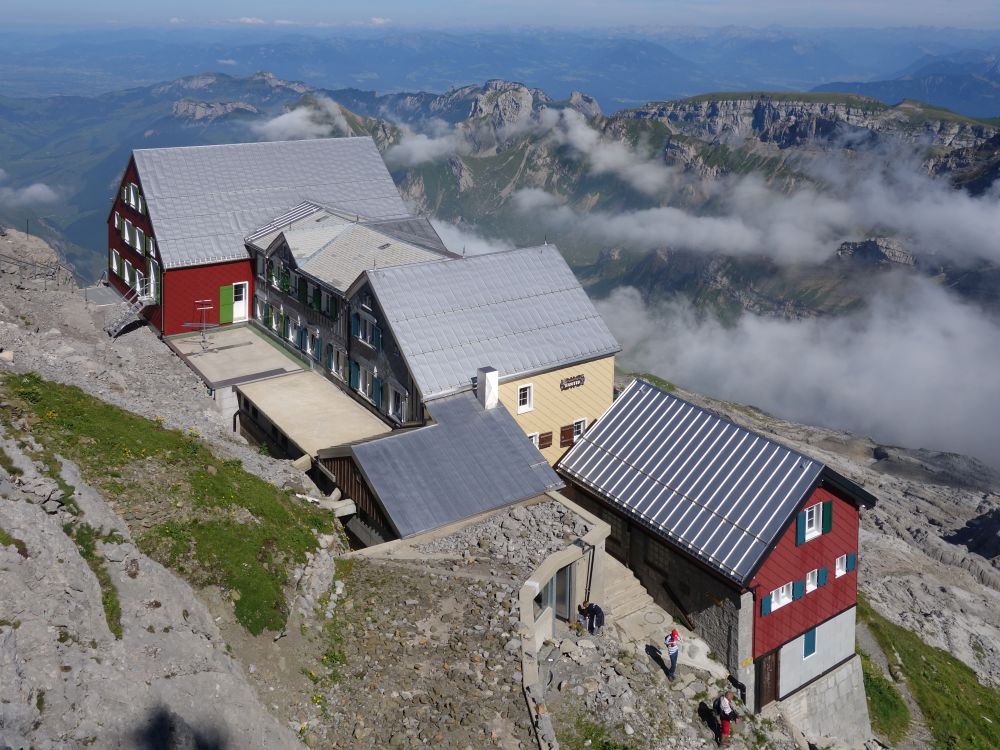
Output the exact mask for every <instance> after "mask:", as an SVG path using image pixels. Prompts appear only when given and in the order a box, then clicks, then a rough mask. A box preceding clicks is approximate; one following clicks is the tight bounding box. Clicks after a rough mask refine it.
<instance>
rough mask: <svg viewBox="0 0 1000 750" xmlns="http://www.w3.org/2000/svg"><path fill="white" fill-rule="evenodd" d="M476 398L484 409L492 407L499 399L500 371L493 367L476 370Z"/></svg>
mask: <svg viewBox="0 0 1000 750" xmlns="http://www.w3.org/2000/svg"><path fill="white" fill-rule="evenodd" d="M476 398H478V399H479V403H480V405H482V407H483V408H484V409H493V408H495V407H496V405H497V403H498V402H499V400H500V373H499V372H497V370H496V368H495V367H480V368H479V369H478V370H477V371H476Z"/></svg>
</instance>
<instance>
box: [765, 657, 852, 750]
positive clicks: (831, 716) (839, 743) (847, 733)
mask: <svg viewBox="0 0 1000 750" xmlns="http://www.w3.org/2000/svg"><path fill="white" fill-rule="evenodd" d="M780 706H781V713H782V714H784V716H785V719H786V721H787V722H788V723H789V724H790V725H791V726H792V727H793V729H797V730H798V731H800V732H802V733H804V734H805V736H806V738H807V739H808V740H809V741H810V742H812V743H814V744H815V745H817V746H819V747H833V748H844V747H848V748H857V749H858V750H861V748H863V747H864V745H865V742H866V741H867V740H869V739H870V738H871V736H872V728H871V721H870V719H869V716H868V702H867V701H866V700H865V685H864V679H863V678H862V674H861V659H860V658H859V657H858V656H853V657H851V659H850V661H848V662H846V663H845V664H843V665H841V666H839V667H837V669H835V670H833V671H831V672H829V673H828V674H826V675H824V676H823V677H821V678H820V679H818V680H816V681H815V682H813V683H811V684H810V685H808V686H807V687H805V688H803V689H802V690H800V691H799V692H797V693H795V694H794V695H792V696H791V697H789V698H786V699H784V700H782V702H781V704H780Z"/></svg>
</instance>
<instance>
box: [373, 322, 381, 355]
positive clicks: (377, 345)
mask: <svg viewBox="0 0 1000 750" xmlns="http://www.w3.org/2000/svg"><path fill="white" fill-rule="evenodd" d="M374 328H375V330H374V332H373V335H372V343H374V344H375V351H377V352H380V351H382V329H381V328H379V327H378V326H374Z"/></svg>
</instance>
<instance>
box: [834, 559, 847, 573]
mask: <svg viewBox="0 0 1000 750" xmlns="http://www.w3.org/2000/svg"><path fill="white" fill-rule="evenodd" d="M846 574H847V555H841V556H840V557H838V558H837V562H836V563H835V564H834V573H833V577H834V578H840V577H841V576H842V575H846Z"/></svg>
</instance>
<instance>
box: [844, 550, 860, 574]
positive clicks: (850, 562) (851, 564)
mask: <svg viewBox="0 0 1000 750" xmlns="http://www.w3.org/2000/svg"><path fill="white" fill-rule="evenodd" d="M856 567H858V556H857V554H855V553H854V552H848V553H847V572H848V573H850V572H851V571H852V570H854V569H855V568H856Z"/></svg>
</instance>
